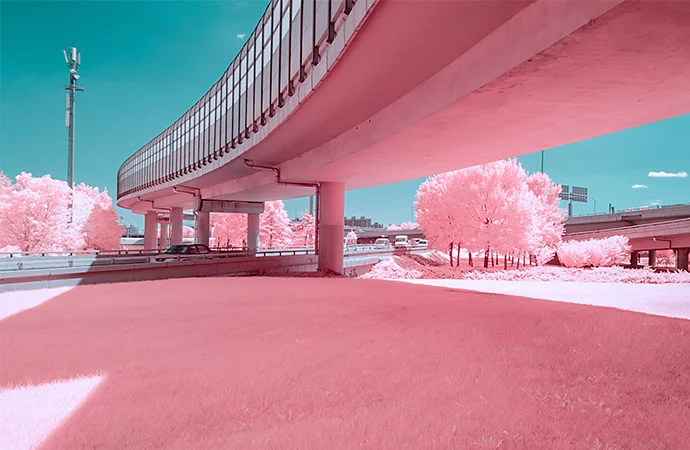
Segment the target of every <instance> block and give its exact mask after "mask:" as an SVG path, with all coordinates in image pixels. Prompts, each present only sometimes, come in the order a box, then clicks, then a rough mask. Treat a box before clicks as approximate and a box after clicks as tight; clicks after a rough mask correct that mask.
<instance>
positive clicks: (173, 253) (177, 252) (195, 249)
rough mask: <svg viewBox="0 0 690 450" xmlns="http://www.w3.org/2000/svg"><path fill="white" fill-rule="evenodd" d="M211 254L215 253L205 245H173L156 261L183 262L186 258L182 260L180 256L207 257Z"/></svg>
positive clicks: (157, 257) (158, 256)
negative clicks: (172, 260)
mask: <svg viewBox="0 0 690 450" xmlns="http://www.w3.org/2000/svg"><path fill="white" fill-rule="evenodd" d="M211 253H215V252H214V251H212V250H211V249H210V248H208V246H207V245H204V244H180V245H173V246H172V247H170V248H169V249H167V250H166V251H165V253H161V254H160V255H157V256H156V261H165V260H168V259H175V260H177V259H179V260H181V261H184V260H185V259H187V258H184V257H182V256H195V255H208V254H211Z"/></svg>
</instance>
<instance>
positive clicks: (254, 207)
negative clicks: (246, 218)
mask: <svg viewBox="0 0 690 450" xmlns="http://www.w3.org/2000/svg"><path fill="white" fill-rule="evenodd" d="M195 206H196V208H195V209H196V210H197V211H199V212H217V213H233V214H263V212H264V202H244V201H234V200H204V199H199V200H198V202H197V205H195Z"/></svg>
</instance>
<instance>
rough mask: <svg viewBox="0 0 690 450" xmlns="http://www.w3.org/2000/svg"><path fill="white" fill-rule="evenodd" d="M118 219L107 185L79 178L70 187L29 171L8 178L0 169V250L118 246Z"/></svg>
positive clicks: (121, 228) (52, 249) (119, 233)
mask: <svg viewBox="0 0 690 450" xmlns="http://www.w3.org/2000/svg"><path fill="white" fill-rule="evenodd" d="M70 206H71V207H70ZM120 220H121V218H119V217H118V216H117V214H116V213H115V209H114V207H113V201H112V199H111V198H110V196H109V195H108V192H107V190H103V192H99V190H98V188H94V187H91V186H87V185H85V184H83V183H82V184H79V185H77V186H75V188H74V192H72V190H71V189H70V188H69V186H68V185H67V183H66V182H64V181H60V180H54V179H52V178H51V177H50V175H45V176H42V177H33V176H32V175H31V174H29V173H21V174H20V175H18V176H17V177H16V182H15V183H12V181H11V180H10V179H9V178H8V177H7V176H5V175H4V174H2V173H0V249H1V250H0V251H3V250H4V251H23V252H30V251H40V250H46V251H61V250H81V249H93V250H105V249H118V248H120V238H121V236H122V234H123V232H124V227H123V226H122V225H121V223H120Z"/></svg>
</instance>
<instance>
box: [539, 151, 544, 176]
mask: <svg viewBox="0 0 690 450" xmlns="http://www.w3.org/2000/svg"><path fill="white" fill-rule="evenodd" d="M540 172H541V173H544V150H542V151H541V170H540Z"/></svg>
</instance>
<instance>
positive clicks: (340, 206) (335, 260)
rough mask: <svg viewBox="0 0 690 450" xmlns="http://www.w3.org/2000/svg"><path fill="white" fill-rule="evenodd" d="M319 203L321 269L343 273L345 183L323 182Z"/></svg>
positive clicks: (319, 265) (319, 264) (319, 263)
mask: <svg viewBox="0 0 690 450" xmlns="http://www.w3.org/2000/svg"><path fill="white" fill-rule="evenodd" d="M320 200H321V202H320V203H319V208H320V216H321V217H320V218H319V258H318V260H319V261H318V267H319V270H332V271H333V272H336V273H339V274H342V273H343V234H344V233H343V230H344V228H345V184H344V183H321V199H320Z"/></svg>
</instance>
